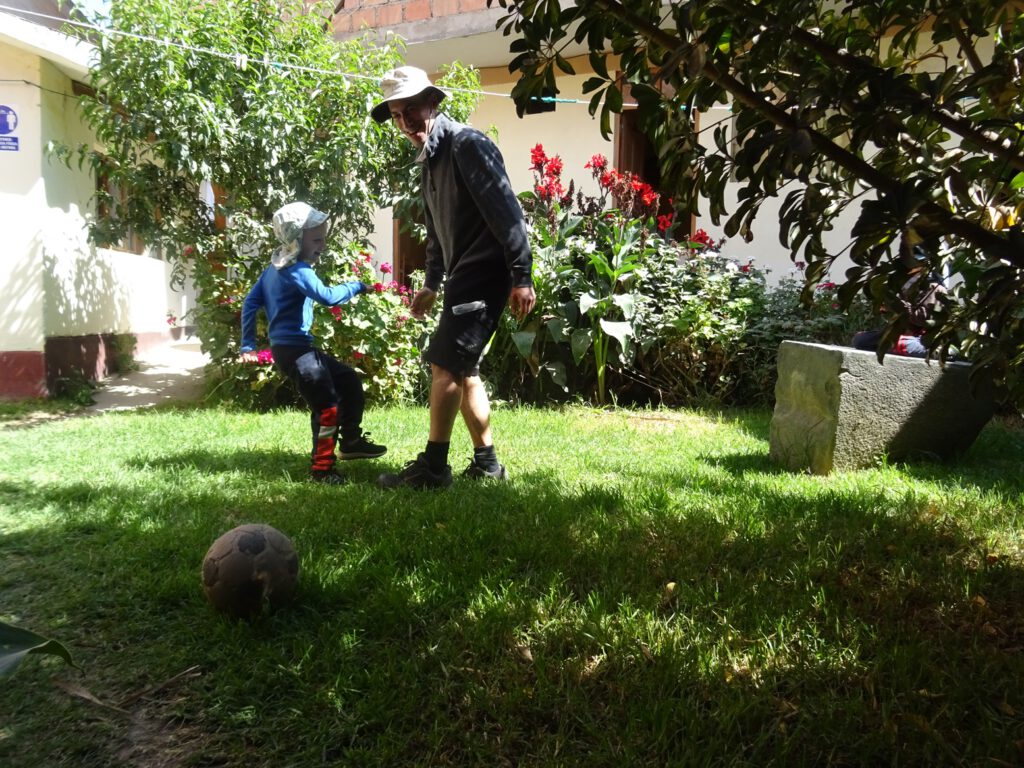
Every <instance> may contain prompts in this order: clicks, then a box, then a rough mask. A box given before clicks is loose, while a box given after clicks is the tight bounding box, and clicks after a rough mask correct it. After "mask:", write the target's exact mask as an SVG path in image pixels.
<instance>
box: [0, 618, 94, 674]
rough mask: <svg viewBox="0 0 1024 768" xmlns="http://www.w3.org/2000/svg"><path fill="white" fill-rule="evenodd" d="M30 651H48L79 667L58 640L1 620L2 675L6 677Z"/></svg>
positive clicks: (0, 652) (0, 666)
mask: <svg viewBox="0 0 1024 768" xmlns="http://www.w3.org/2000/svg"><path fill="white" fill-rule="evenodd" d="M30 653H48V654H51V655H53V656H60V657H61V658H62V659H64V661H66V662H67V663H68V664H70V665H71V666H73V667H76V668H77V665H76V664H75V662H74V660H73V659H72V658H71V652H70V651H69V650H68V649H67V648H65V647H64V646H63V645H61V644H60V643H58V642H57V641H56V640H50V639H49V638H46V637H43V636H42V635H37V634H36V633H35V632H31V631H29V630H27V629H22V628H21V627H15V626H12V625H11V624H7V623H6V622H3V621H0V677H6V676H8V675H10V674H11V673H12V672H14V670H15V668H16V667H17V666H18V665H19V664H20V663H21V662H22V660H23V659H24V658H25V657H26V656H27V655H28V654H30Z"/></svg>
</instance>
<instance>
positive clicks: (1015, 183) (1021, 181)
mask: <svg viewBox="0 0 1024 768" xmlns="http://www.w3.org/2000/svg"><path fill="white" fill-rule="evenodd" d="M1010 189H1024V171H1021V172H1020V173H1018V174H1017V175H1016V176H1014V177H1013V180H1012V181H1011V182H1010Z"/></svg>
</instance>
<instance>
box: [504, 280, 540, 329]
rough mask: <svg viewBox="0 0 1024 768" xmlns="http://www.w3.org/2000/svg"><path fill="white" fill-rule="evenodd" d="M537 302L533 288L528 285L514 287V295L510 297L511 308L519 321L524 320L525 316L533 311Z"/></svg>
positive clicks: (509, 304)
mask: <svg viewBox="0 0 1024 768" xmlns="http://www.w3.org/2000/svg"><path fill="white" fill-rule="evenodd" d="M536 303H537V295H536V294H535V293H534V292H533V288H532V287H530V286H528V285H527V286H523V287H521V288H513V289H512V295H511V296H509V297H508V306H509V309H511V310H512V315H513V316H514V317H515V319H516V320H518V321H519V322H522V321H523V318H524V317H526V316H527V315H528V314H530V312H532V311H533V305H534V304H536Z"/></svg>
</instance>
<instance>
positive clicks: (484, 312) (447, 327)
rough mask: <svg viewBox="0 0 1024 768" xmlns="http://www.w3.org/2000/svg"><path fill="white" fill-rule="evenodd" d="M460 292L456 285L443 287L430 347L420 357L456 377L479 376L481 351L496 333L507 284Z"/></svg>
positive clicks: (508, 288) (503, 307)
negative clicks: (435, 327) (441, 301)
mask: <svg viewBox="0 0 1024 768" xmlns="http://www.w3.org/2000/svg"><path fill="white" fill-rule="evenodd" d="M496 282H497V283H498V284H497V285H493V284H492V285H480V284H477V286H476V287H475V288H472V289H468V290H463V289H462V288H463V286H461V285H459V284H458V283H455V284H452V283H449V284H448V285H446V286H445V291H444V305H443V306H442V307H441V317H440V319H439V320H438V323H437V330H436V331H434V335H433V337H432V338H431V339H430V344H429V345H428V346H427V349H426V351H425V352H424V353H423V359H424V360H426V361H427V362H428V363H433V364H434V365H436V366H439V367H441V368H444V369H445V370H446V371H450V372H451V373H453V374H455V375H456V376H479V375H480V361H481V360H482V359H483V356H484V348H485V347H486V346H487V343H488V342H489V341H490V340H491V336H493V335H494V332H495V331H496V330H497V329H498V322H499V321H500V320H501V313H502V312H503V311H504V310H505V305H506V304H507V303H508V297H509V295H510V294H511V293H512V283H511V280H502V279H501V278H499V279H498V280H497V281H496Z"/></svg>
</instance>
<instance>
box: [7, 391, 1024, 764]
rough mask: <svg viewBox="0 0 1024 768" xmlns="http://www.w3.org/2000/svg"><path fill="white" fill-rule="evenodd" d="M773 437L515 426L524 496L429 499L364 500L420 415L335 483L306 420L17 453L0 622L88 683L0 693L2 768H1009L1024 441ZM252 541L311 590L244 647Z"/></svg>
mask: <svg viewBox="0 0 1024 768" xmlns="http://www.w3.org/2000/svg"><path fill="white" fill-rule="evenodd" d="M769 418H770V414H769V413H768V412H766V411H756V412H726V413H724V414H715V413H698V412H688V411H682V412H676V411H672V412H669V411H634V412H628V411H627V412H614V413H606V412H598V411H591V410H585V409H568V410H563V411H539V410H499V411H497V412H496V413H495V417H494V421H495V429H496V434H497V436H498V444H499V451H500V456H501V459H502V460H503V461H504V462H505V463H506V464H508V466H509V470H510V473H511V474H512V481H511V482H510V483H508V484H504V485H502V484H496V483H488V484H474V483H472V482H470V481H462V480H456V482H455V485H454V486H453V487H452V488H451V489H450V490H448V491H445V492H420V493H417V492H413V491H405V490H403V491H399V492H384V491H380V490H378V489H377V488H376V487H375V486H374V483H373V481H374V479H375V477H376V475H377V474H378V473H379V472H380V471H382V470H384V469H394V468H396V467H399V466H401V464H402V463H403V462H404V461H405V460H406V459H409V458H412V456H413V455H414V454H415V452H416V451H418V450H420V449H421V446H422V441H423V439H424V437H425V434H426V423H427V414H426V411H425V409H423V408H410V409H388V410H375V411H371V412H370V413H369V414H368V416H367V420H366V426H367V427H368V428H369V429H370V430H372V432H373V435H374V437H375V438H376V439H379V440H381V441H382V442H385V443H386V444H387V445H389V446H390V448H391V453H389V454H388V456H386V457H385V458H384V459H382V460H379V461H376V462H351V463H348V464H346V465H345V467H344V469H345V470H346V471H347V472H348V474H349V475H350V477H351V479H352V481H353V482H351V483H350V484H349V485H347V486H344V487H340V488H332V487H323V486H317V485H312V484H309V483H307V482H304V481H303V478H304V476H305V469H306V451H307V428H308V427H307V424H308V417H307V416H306V415H305V414H304V413H301V412H299V411H286V412H280V413H275V414H270V415H255V414H243V413H235V412H226V411H220V410H196V411H189V410H163V411H153V412H148V413H137V414H117V413H115V414H108V415H104V416H97V417H93V418H73V419H65V420H62V421H58V422H50V423H45V424H42V425H39V426H34V427H31V428H23V429H7V430H3V431H0V494H2V495H0V536H2V538H0V618H2V619H3V620H6V621H9V622H12V623H16V624H19V625H21V626H24V627H26V628H29V629H32V630H35V631H36V632H39V633H41V634H44V635H47V636H50V637H54V638H57V639H59V640H61V641H63V642H65V643H66V644H67V645H68V646H69V647H70V648H71V650H72V652H73V653H74V655H75V658H76V661H77V662H78V663H79V664H80V665H81V667H82V670H81V671H77V670H75V669H73V668H71V667H68V666H66V665H64V664H63V663H62V662H60V661H59V660H56V659H51V658H49V657H40V656H30V657H29V658H28V659H27V660H26V661H25V662H24V663H23V664H22V666H21V667H20V668H19V669H18V671H17V672H16V674H15V675H14V676H13V677H11V678H8V679H6V680H4V681H3V682H2V685H0V765H4V766H7V768H51V767H52V766H73V767H74V768H91V767H92V766H95V767H96V768H100V767H102V768H110V767H111V766H119V765H125V766H161V767H164V766H168V767H169V766H266V767H267V768H270V767H273V768H284V767H285V766H298V767H305V766H321V765H339V766H349V765H352V766H426V765H437V766H443V765H460V766H631V765H635V766H652V765H671V766H703V765H750V766H762V765H773V764H775V765H830V764H831V765H880V764H899V765H927V766H932V765H939V764H964V765H979V766H981V765H984V766H989V765H993V766H998V765H1019V764H1020V763H1021V761H1022V760H1024V742H1022V741H1020V740H1021V739H1024V686H1022V685H1021V680H1022V679H1024V571H1022V565H1024V558H1022V536H1021V532H1020V528H1021V522H1022V511H1024V473H1022V472H1021V465H1022V461H1024V433H1022V432H1020V431H1013V430H1010V429H1008V428H1005V427H1001V426H998V425H992V426H990V427H989V428H987V429H986V431H985V432H984V433H983V434H982V436H981V438H980V439H979V442H978V444H977V445H976V446H975V447H974V448H973V449H972V451H971V452H970V454H969V455H968V456H967V457H966V458H965V459H964V460H963V461H961V462H960V463H958V464H956V465H949V466H944V465H936V464H923V465H914V466H893V467H880V468H878V469H874V470H869V471H862V472H849V473H840V474H836V475H834V476H831V477H827V478H820V477H809V476H803V475H796V474H790V473H786V472H782V471H779V470H777V469H775V468H773V466H772V465H771V464H770V463H769V461H768V457H767V454H768V444H767V434H768V424H769ZM469 455H470V449H469V444H468V439H467V438H466V436H465V431H464V429H462V428H461V425H460V426H459V427H457V432H456V439H455V442H454V443H453V464H454V468H455V470H456V473H458V472H459V471H461V469H462V468H463V466H464V463H467V462H468V458H469ZM245 522H262V523H268V524H270V525H273V526H274V527H276V528H279V529H280V530H281V531H283V532H284V533H286V534H287V535H288V536H289V537H291V539H292V541H293V542H294V543H295V545H296V547H297V549H298V551H299V553H300V557H301V575H300V585H299V591H298V594H297V599H296V601H295V603H294V605H292V606H291V607H289V608H286V609H284V610H281V611H278V612H276V613H273V614H271V615H269V616H266V617H263V618H260V619H257V620H255V621H252V622H235V621H230V620H227V619H224V618H222V617H221V616H219V615H218V614H216V613H215V612H214V611H213V610H212V609H211V608H210V607H209V606H208V604H207V603H206V600H205V598H204V596H203V592H202V588H201V583H200V566H201V563H202V559H203V555H204V554H205V552H206V550H207V548H208V547H209V545H210V543H211V542H213V540H214V539H216V538H217V537H218V536H219V535H220V534H221V533H223V532H224V531H226V530H228V529H229V528H232V527H234V526H236V525H239V524H241V523H245ZM181 673H185V674H181ZM86 692H88V694H91V695H92V696H93V697H95V698H96V699H98V700H99V702H101V703H96V702H90V701H87V700H86V699H85V698H83V695H84V694H85V693H86Z"/></svg>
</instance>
